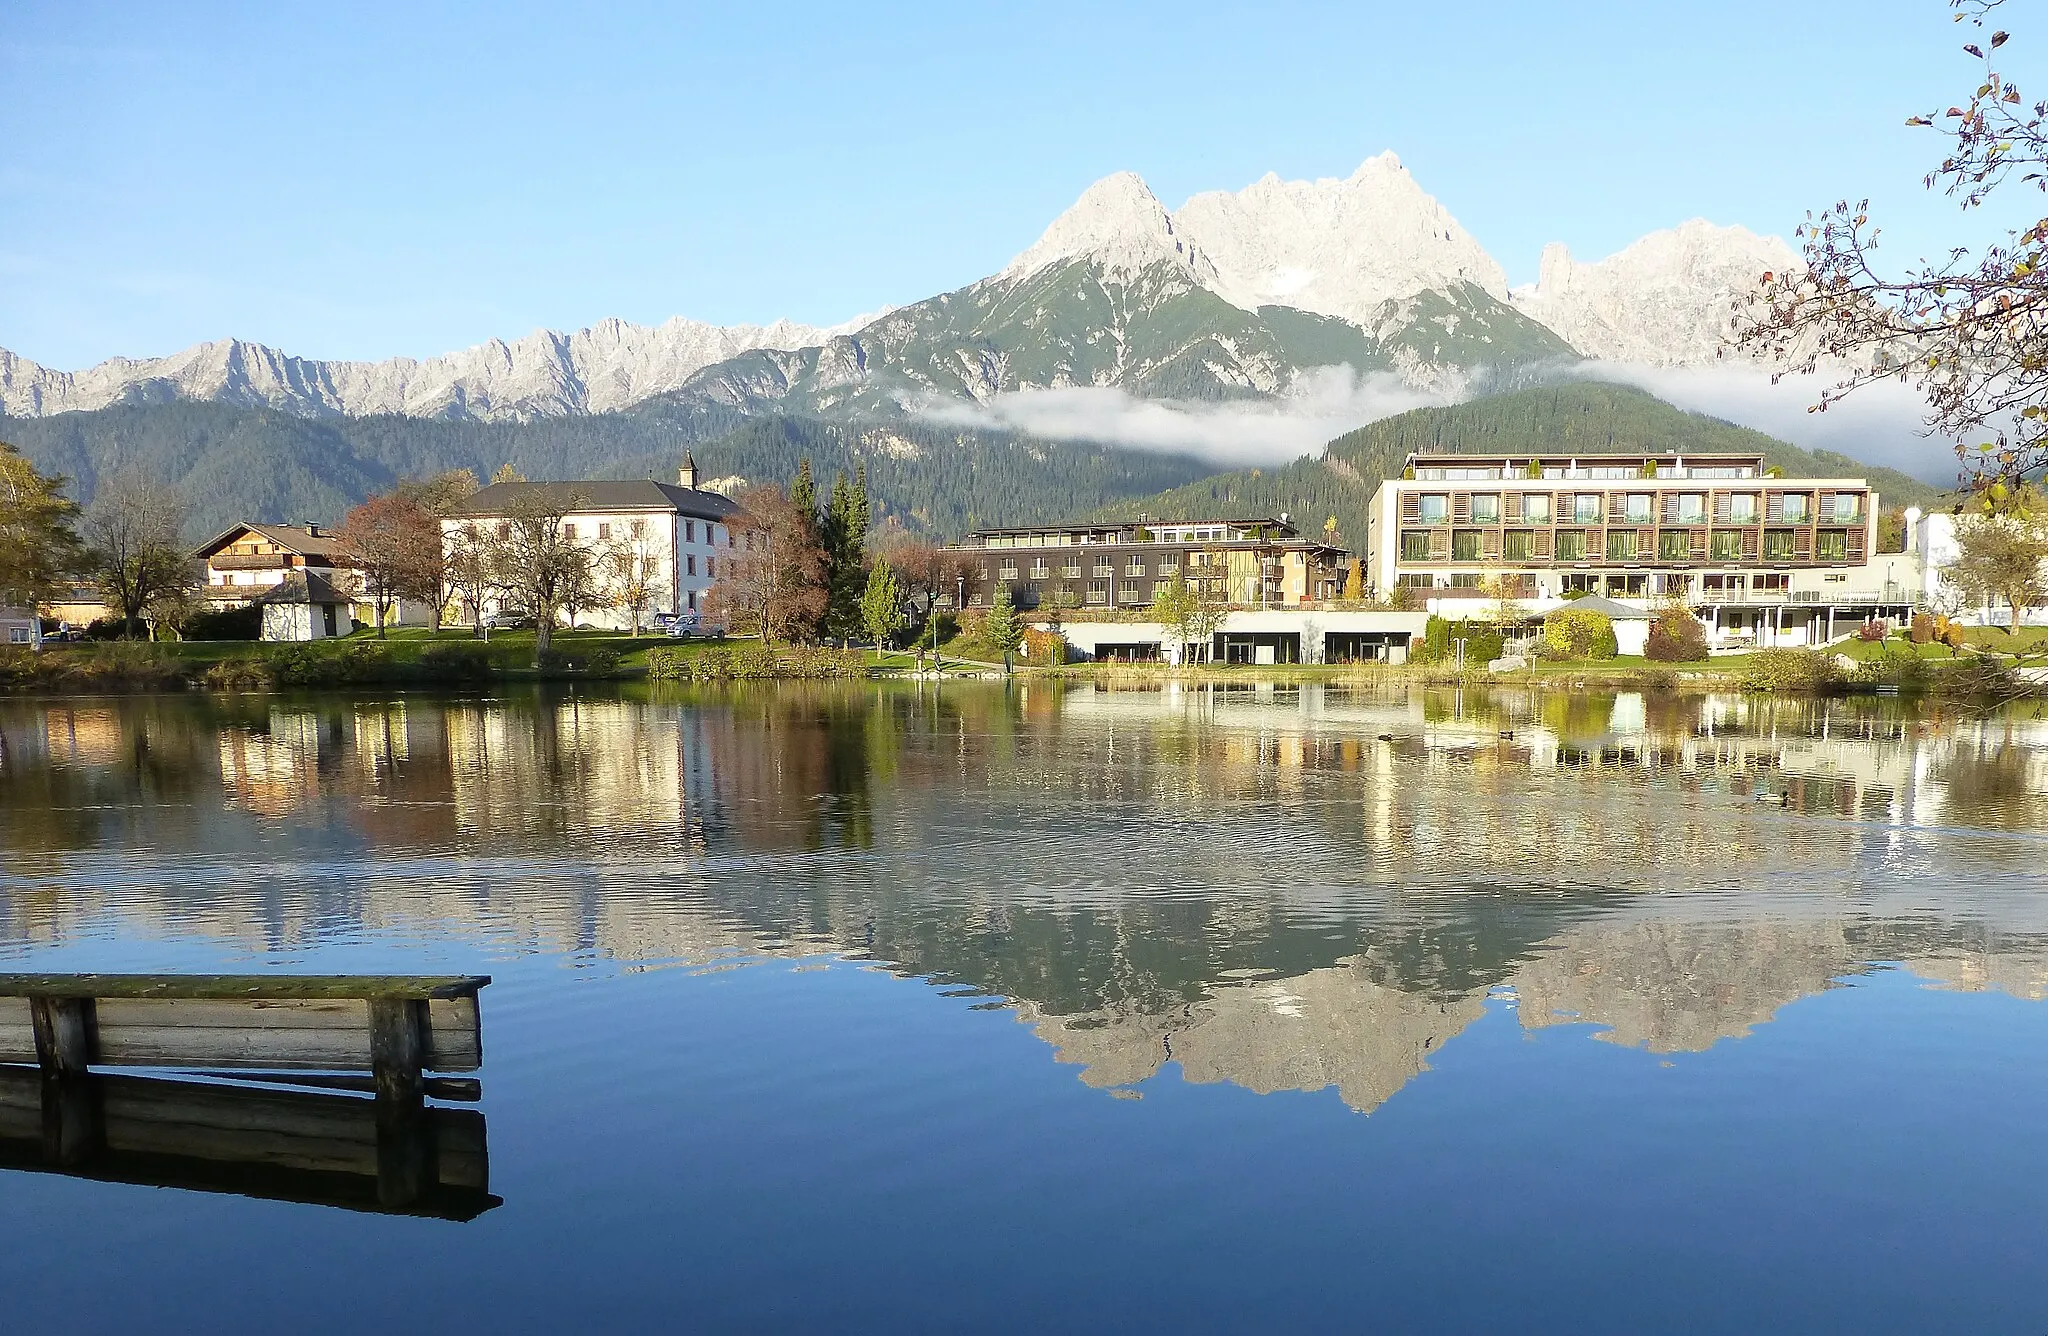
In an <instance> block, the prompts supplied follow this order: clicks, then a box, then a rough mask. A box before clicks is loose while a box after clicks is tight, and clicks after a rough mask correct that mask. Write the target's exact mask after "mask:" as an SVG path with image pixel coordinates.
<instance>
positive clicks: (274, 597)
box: [249, 570, 355, 604]
mask: <svg viewBox="0 0 2048 1336" xmlns="http://www.w3.org/2000/svg"><path fill="white" fill-rule="evenodd" d="M249 601H250V602H251V603H279V604H283V603H313V604H320V603H344V604H346V603H354V602H355V600H354V599H353V598H351V597H349V596H348V595H347V594H344V593H342V592H341V591H339V590H337V589H336V588H335V587H334V581H332V580H330V579H328V578H327V577H326V576H324V575H320V574H317V573H315V572H312V571H300V570H295V571H290V572H287V573H286V575H285V577H284V579H282V580H279V581H278V582H277V583H276V584H275V585H272V586H271V587H270V588H269V589H266V590H264V591H263V592H262V593H261V594H259V595H257V596H256V597H255V598H252V599H250V600H249Z"/></svg>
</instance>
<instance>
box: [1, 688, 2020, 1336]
mask: <svg viewBox="0 0 2048 1336" xmlns="http://www.w3.org/2000/svg"><path fill="white" fill-rule="evenodd" d="M0 737H4V745H5V750H4V754H0V823H4V824H0V857H4V860H5V863H4V868H0V962H8V963H0V969H21V970H43V969H48V970H70V969H135V970H157V969H199V970H206V969H245V968H272V967H274V968H278V969H281V970H320V971H351V972H354V971H366V972H367V971H400V970H403V971H419V972H431V971H443V970H451V969H460V970H481V971H483V972H488V973H492V974H494V975H495V976H496V977H497V978H498V981H499V982H498V983H497V984H495V985H494V986H493V987H492V988H491V989H490V990H487V992H486V995H485V1008H484V1013H485V1021H486V1025H485V1033H486V1052H487V1054H488V1055H489V1058H488V1061H487V1065H486V1069H485V1073H484V1075H485V1078H486V1088H487V1092H488V1097H487V1099H486V1101H485V1105H484V1108H485V1110H486V1111H487V1113H488V1115H489V1118H490V1122H491V1140H492V1161H493V1180H494V1181H493V1189H494V1191H496V1192H498V1193H499V1194H501V1195H502V1196H504V1197H505V1199H506V1205H505V1207H504V1208H502V1209H500V1210H498V1211H496V1212H493V1213H492V1214H490V1215H488V1216H486V1217H483V1218H482V1219H480V1220H478V1221H475V1222H473V1223H472V1224H469V1225H465V1226H460V1227H456V1226H447V1225H443V1226H440V1227H439V1229H438V1231H436V1232H433V1233H430V1234H428V1235H418V1234H416V1233H415V1232H414V1231H416V1230H417V1229H418V1228H419V1227H418V1226H416V1225H412V1224H408V1223H402V1222H392V1221H388V1220H378V1219H375V1218H372V1219H368V1220H361V1219H355V1218H352V1217H347V1216H342V1215H339V1214H338V1213H333V1212H323V1211H318V1210H314V1209H312V1208H305V1207H299V1208H293V1207H290V1206H280V1205H277V1204H274V1203H272V1204H259V1203H248V1202H228V1203H223V1202H222V1201H218V1200H213V1199H207V1198H200V1197H194V1196H191V1195H189V1194H175V1193H163V1192H158V1193H150V1192H148V1191H147V1190H145V1189H136V1188H132V1187H126V1188H124V1187H116V1186H109V1185H92V1184H81V1183H76V1182H71V1181H68V1180H64V1179H56V1178H48V1177H42V1176H31V1175H22V1174H12V1175H7V1176H6V1177H5V1179H4V1180H0V1230H4V1231H7V1232H8V1233H10V1234H12V1235H13V1236H15V1238H16V1241H17V1246H16V1247H15V1248H14V1249H13V1250H12V1251H13V1254H14V1258H15V1260H14V1262H13V1263H12V1264H10V1263H8V1262H0V1274H6V1269H7V1268H8V1267H9V1266H10V1265H22V1264H23V1261H24V1259H28V1258H36V1259H39V1261H40V1264H41V1265H44V1266H48V1267H51V1268H53V1269H54V1270H53V1271H52V1272H49V1273H33V1272H28V1271H24V1272H23V1273H22V1274H24V1275H31V1274H39V1276H40V1280H41V1281H42V1282H47V1281H49V1280H50V1279H51V1277H52V1276H62V1275H66V1274H69V1272H68V1270H67V1268H69V1267H70V1265H71V1263H69V1262H68V1261H67V1260H66V1259H67V1258H68V1257H69V1252H68V1249H69V1248H70V1247H72V1246H73V1245H75V1244H76V1243H77V1241H78V1240H79V1239H80V1238H82V1237H85V1236H87V1235H89V1234H90V1232H91V1231H92V1230H95V1229H99V1230H104V1231H109V1232H110V1234H111V1236H114V1237H118V1238H121V1239H124V1240H125V1242H126V1246H128V1247H129V1248H131V1249H132V1250H133V1251H132V1252H131V1253H130V1256H131V1258H133V1259H135V1260H132V1261H131V1263H130V1266H129V1268H128V1269H129V1272H130V1273H131V1274H136V1275H139V1276H141V1277H144V1278H146V1279H147V1280H149V1281H150V1282H151V1284H152V1285H154V1286H157V1287H160V1288H161V1291H162V1293H161V1297H160V1298H159V1297H153V1296H152V1293H151V1286H150V1285H144V1286H142V1287H141V1288H138V1289H136V1290H135V1291H133V1292H132V1293H130V1292H126V1291H123V1292H122V1293H121V1294H118V1295H116V1294H112V1293H97V1294H95V1295H93V1296H92V1297H91V1298H90V1299H89V1300H88V1301H87V1303H86V1307H85V1310H84V1311H85V1313H86V1314H87V1315H89V1316H92V1317H94V1318H95V1319H96V1320H104V1321H105V1322H106V1323H107V1324H108V1326H109V1327H110V1328H113V1327H120V1326H123V1325H129V1326H132V1325H134V1324H136V1323H138V1322H140V1323H142V1324H143V1325H147V1324H148V1318H149V1316H150V1315H151V1314H152V1313H156V1314H158V1315H159V1316H160V1315H162V1314H165V1313H168V1314H172V1315H181V1314H191V1313H194V1312H199V1311H211V1312H212V1313H213V1314H214V1316H215V1318H216V1319H217V1320H218V1321H221V1322H224V1323H225V1324H226V1325H228V1326H230V1327H233V1326H239V1325H264V1321H263V1319H264V1318H265V1316H266V1315H268V1316H269V1317H271V1318H273V1319H276V1318H278V1315H279V1311H280V1310H279V1309H278V1308H277V1307H276V1305H277V1303H278V1302H279V1301H280V1299H279V1296H278V1295H276V1294H270V1295H265V1294H264V1293H263V1292H262V1288H261V1285H258V1284H253V1283H236V1284H234V1285H229V1286H227V1287H226V1288H225V1289H210V1288H208V1287H206V1286H195V1285H194V1284H193V1283H191V1282H190V1281H189V1279H175V1277H180V1276H186V1275H188V1274H189V1270H190V1268H191V1267H192V1266H193V1265H195V1257H196V1256H198V1255H201V1254H195V1252H194V1249H195V1247H200V1248H202V1250H204V1249H213V1250H215V1251H214V1252H213V1253H211V1254H205V1255H217V1254H218V1250H219V1249H227V1250H229V1251H231V1252H232V1253H233V1254H234V1255H235V1256H236V1257H237V1258H238V1259H241V1261H242V1262H243V1263H244V1264H246V1265H247V1267H248V1268H250V1270H251V1273H252V1275H254V1276H255V1277H256V1278H257V1279H261V1278H262V1277H263V1276H266V1275H269V1276H272V1277H273V1278H274V1279H275V1281H276V1283H278V1284H279V1285H282V1286H288V1285H289V1284H290V1283H291V1279H292V1277H293V1276H294V1275H295V1274H297V1273H296V1272H295V1271H294V1270H293V1268H294V1267H295V1266H297V1267H301V1268H303V1267H304V1266H306V1265H308V1263H307V1262H306V1261H305V1259H304V1258H303V1257H299V1258H294V1257H293V1256H292V1255H291V1248H292V1247H294V1246H302V1247H330V1246H342V1247H343V1248H344V1250H345V1251H347V1252H348V1253H349V1254H350V1255H351V1256H354V1257H355V1258H356V1259H357V1260H358V1261H359V1262H360V1261H362V1260H363V1259H366V1258H367V1259H370V1260H371V1261H374V1262H375V1263H376V1264H377V1265H379V1266H390V1267H394V1268H398V1269H400V1270H407V1269H410V1268H415V1267H417V1266H418V1262H417V1260H416V1259H414V1260H400V1259H404V1258H405V1257H406V1255H407V1253H408V1250H411V1249H416V1248H424V1249H426V1250H427V1255H428V1256H429V1257H431V1258H432V1259H433V1264H432V1265H433V1267H434V1268H436V1269H439V1270H447V1271H452V1272H453V1273H455V1274H458V1275H461V1276H464V1277H466V1278H467V1280H468V1285H467V1286H466V1287H463V1286H457V1287H455V1288H454V1289H453V1290H452V1291H451V1290H446V1289H445V1288H436V1287H435V1286H434V1285H433V1284H432V1283H431V1282H429V1281H428V1280H426V1279H424V1278H421V1277H417V1276H413V1275H410V1274H408V1275H404V1276H400V1277H398V1278H397V1279H394V1280H391V1281H390V1282H389V1283H390V1284H392V1285H395V1286H396V1287H397V1289H398V1290H399V1291H400V1292H401V1293H402V1294H403V1295H405V1296H406V1298H407V1300H408V1302H409V1303H411V1304H413V1305H415V1307H414V1308H412V1309H411V1310H409V1311H414V1312H417V1313H419V1314H421V1315H422V1319H423V1320H424V1317H425V1316H426V1315H428V1314H436V1313H437V1314H439V1315H440V1316H441V1319H442V1320H445V1321H447V1322H450V1323H453V1324H454V1325H457V1326H472V1325H473V1326H491V1325H493V1324H496V1325H497V1326H498V1327H499V1328H500V1329H505V1328H514V1327H521V1326H524V1325H544V1324H545V1325H554V1326H560V1325H568V1324H575V1325H584V1324H587V1323H595V1322H599V1321H610V1320H615V1321H620V1322H626V1321H634V1322H643V1321H660V1322H662V1323H664V1324H665V1325H683V1324H698V1325H705V1326H711V1327H719V1326H731V1327H738V1328H746V1329H760V1328H761V1327H762V1326H764V1325H765V1326H775V1325H834V1326H841V1327H861V1326H876V1327H880V1326H889V1327H892V1328H900V1327H906V1326H907V1327H911V1328H916V1329H924V1328H937V1327H941V1326H945V1327H953V1326H958V1325H980V1326H984V1327H998V1328H1014V1329H1043V1328H1044V1327H1046V1326H1051V1325H1063V1326H1086V1327H1093V1326H1097V1325H1111V1324H1117V1325H1151V1324H1154V1323H1157V1324H1159V1325H1174V1326H1180V1327H1186V1328H1202V1329H1234V1330H1242V1329H1244V1328H1245V1327H1246V1326H1264V1325H1306V1324H1309V1323H1315V1324H1317V1325H1327V1324H1329V1323H1332V1322H1338V1321H1341V1322H1343V1323H1344V1324H1345V1325H1350V1326H1358V1325H1370V1319H1371V1318H1373V1317H1374V1316H1378V1317H1380V1318H1382V1319H1383V1320H1384V1321H1385V1322H1386V1323H1387V1324H1388V1325H1390V1326H1391V1327H1393V1328H1395V1329H1432V1328H1434V1329H1447V1330H1461V1329H1477V1328H1480V1327H1485V1326H1489V1325H1504V1324H1511V1325H1516V1326H1522V1327H1527V1328H1532V1329H1548V1328H1550V1327H1552V1326H1555V1327H1556V1328H1557V1329H1571V1330H1581V1331H1583V1330H1610V1329H1611V1330H1643V1329H1654V1328H1657V1327H1659V1326H1665V1325H1672V1324H1679V1323H1683V1324H1689V1325H1694V1326H1698V1327H1703V1328H1720V1329H1734V1328H1737V1327H1742V1328H1745V1329H1747V1328H1750V1327H1753V1326H1755V1325H1758V1324H1762V1325H1782V1326H1798V1327H1802V1328H1804V1329H1826V1328H1830V1327H1834V1326H1842V1327H1849V1326H1855V1327H1856V1328H1857V1329H1859V1330H1865V1331H1868V1330H1875V1329H1888V1328H1889V1329H1902V1330H1903V1329H1919V1330H1925V1329H1928V1327H1929V1326H1930V1325H1931V1326H1933V1327H1936V1328H1942V1327H1945V1326H1946V1325H1947V1324H1948V1323H1950V1322H1951V1321H1956V1320H1961V1319H1965V1318H1967V1319H1968V1320H1970V1321H1972V1322H1976V1323H1978V1324H1979V1329H1992V1328H2000V1329H2004V1328H2003V1327H2001V1324H2009V1323H2010V1322H2012V1321H2013V1320H2016V1319H2019V1318H2023V1317H2025V1318H2028V1319H2029V1320H2031V1319H2033V1318H2038V1317H2039V1316H2041V1315H2042V1314H2043V1313H2044V1312H2048V1307H2044V1305H2043V1303H2042V1301H2041V1299H2040V1298H2039V1297H2038V1295H2037V1294H2036V1293H2035V1289H2036V1287H2034V1286H2033V1285H2031V1284H2022V1283H2021V1281H2020V1279H2019V1276H2020V1274H2021V1273H2027V1274H2030V1275H2036V1276H2037V1275H2038V1258H2037V1256H2036V1255H2035V1254H2034V1251H2033V1250H2032V1248H2031V1245H2024V1246H2023V1245H2022V1244H2021V1243H2020V1242H2019V1240H2020V1239H2022V1238H2027V1237H2031V1236H2032V1230H2033V1226H2032V1225H2031V1224H2024V1225H2023V1224H2022V1221H2023V1220H2030V1219H2031V1213H2032V1212H2033V1211H2034V1209H2035V1208H2034V1206H2033V1204H2032V1203H2031V1201H2030V1200H2027V1199H2026V1197H2025V1195H2024V1193H2022V1192H2021V1191H2020V1189H2019V1186H2018V1185H2019V1184H2021V1183H2023V1182H2025V1181H2028V1179H2029V1178H2030V1177H2031V1176H2032V1175H2034V1174H2037V1173H2038V1172H2039V1171H2040V1170H2041V1169H2043V1168H2048V1147H2044V1144H2043V1137H2042V1135H2041V1134H2040V1133H2039V1132H2038V1130H2036V1127H2035V1124H2036V1122H2037V1110H2038V1108H2039V1107H2040V1100H2041V1097H2042V1096H2043V1095H2044V1094H2048V1079H2044V1078H2043V1077H2042V1076H2041V1075H2040V1074H2039V1073H2040V1072H2041V1071H2042V1064H2041V1061H2040V1059H2041V1058H2042V1057H2043V1056H2044V1052H2043V1048H2044V1039H2048V1018H2044V1017H2043V1015H2042V1012H2043V1010H2044V1009H2043V1008H2040V1007H2039V1006H2038V1003H2039V1001H2040V1000H2041V999H2042V998H2043V996H2044V992H2048V722H2044V719H2043V718H2042V716H2041V715H2040V713H2039V712H2036V711H2033V710H2022V711H2018V712H2008V713H2005V714H2000V715H1994V716H1990V717H1977V716H1974V715H1970V714H1967V713H1955V714H1944V713H1942V712H1941V711H1939V710H1937V709H1935V708H1934V707H1915V706H1913V705H1911V704H1903V705H1902V704H1900V703H1899V702H1896V701H1889V702H1819V703H1816V702H1804V701H1782V700H1771V699H1762V700H1758V699H1740V698H1704V699H1702V698H1658V697H1649V698H1645V697H1642V696H1638V695H1632V694H1623V695H1619V696H1614V695H1607V696H1598V695H1586V696H1576V697H1573V696H1561V695H1549V696H1524V695H1519V694H1499V695H1476V694H1475V695H1459V694H1456V693H1444V694H1436V693H1418V694H1415V695H1395V696H1380V695H1368V694H1357V695H1354V694H1348V693H1346V692H1343V691H1340V690H1337V689H1320V688H1301V689H1294V690H1290V689H1285V688H1279V689H1248V690H1242V691H1196V692H1177V691H1167V692H1103V691H1096V690H1094V689H1091V688H1083V689H1079V690H1073V689H1066V688H1057V689H1055V688H1047V687H1045V686H1039V685H1034V686H1031V687H1028V688H1021V689H1017V690H1013V691H1008V692H1005V691H1002V690H998V689H989V690H976V689H965V690H955V689H952V688H948V689H947V690H946V691H945V692H944V693H943V694H936V693H932V692H929V691H927V692H922V693H920V692H916V691H906V690H897V689H880V690H877V689H857V688H802V687H790V688H779V689H772V690H761V691H748V692H737V693H731V694H721V695H704V696H680V695H678V696H664V695H656V696H653V697H648V696H645V695H635V694H627V695H624V696H598V697H590V696H542V695H532V696H515V697H511V698H507V699H502V700H492V701H444V700H436V699H431V698H419V697H406V698H393V699H359V698H341V697H331V698H327V697H309V698H303V699H287V698H278V699H269V698H259V697H250V698H242V699H239V700H223V699H183V698H178V699H141V700H105V701H65V702H31V703H23V702H13V703H0ZM1760 798H1761V799H1764V800H1765V801H1759V799H1760ZM1588 1040H1597V1041H1599V1042H1596V1043H1589V1042H1587V1041H1588ZM1077 1078H1078V1079H1077ZM1360 1114H1369V1115H1371V1116H1370V1118H1367V1119H1362V1120H1361V1119H1359V1118H1358V1117H1357V1115H1360ZM1965 1151H1967V1152H1968V1153H1967V1154H1965ZM51 1212H56V1213H61V1218H62V1220H63V1222H64V1223H58V1222H57V1220H56V1219H55V1218H53V1217H52V1215H51V1214H49V1213H51ZM202 1241H203V1242H202ZM1871 1259H1879V1260H1880V1261H1881V1262H1882V1264H1881V1265H1873V1263H1872V1260H1871ZM311 1265H312V1270H311V1272H310V1273H308V1274H310V1275H312V1276H313V1277H315V1278H316V1279H320V1280H321V1281H322V1282H323V1283H329V1282H331V1283H333V1284H334V1285H335V1286H336V1287H337V1289H339V1287H340V1286H341V1285H342V1284H343V1283H344V1282H343V1281H342V1279H341V1273H340V1271H339V1270H335V1271H332V1272H330V1271H329V1270H328V1268H329V1267H330V1266H332V1265H334V1264H333V1263H332V1262H331V1261H330V1260H329V1259H327V1258H324V1257H323V1258H322V1259H321V1260H320V1261H319V1262H317V1263H313V1264H311ZM551 1269H554V1270H562V1271H563V1272H564V1274H563V1276H562V1281H563V1284H562V1286H560V1287H556V1288H551V1287H549V1286H547V1285H545V1284H543V1283H541V1281H540V1280H539V1279H538V1276H539V1275H540V1274H542V1273H545V1272H548V1271H549V1270H551ZM80 1274H81V1275H82V1274H83V1273H82V1272H81V1273H80ZM571 1276H573V1277H574V1278H575V1280H574V1283H573V1284H572V1283H570V1280H569V1277H571ZM61 1289H62V1287H46V1284H45V1283H35V1284H31V1285H30V1287H29V1290H28V1293H29V1296H30V1297H29V1299H28V1301H27V1302H28V1311H30V1312H47V1313H49V1314H53V1315H54V1314H57V1313H59V1312H64V1311H69V1310H66V1309H65V1308H64V1306H63V1301H62V1300H61V1297H60V1291H61ZM11 1292H12V1291H11ZM155 1304H161V1305H162V1306H161V1307H152V1305H155ZM194 1305H197V1307H194ZM294 1316H295V1317H296V1315H294ZM345 1316H346V1315H345V1314H343V1313H340V1312H337V1313H335V1314H333V1315H331V1316H320V1317H318V1318H315V1319H308V1320H307V1322H306V1323H305V1325H310V1326H321V1325H334V1326H336V1327H341V1326H346V1325H348V1323H347V1322H346V1321H345V1320H344V1318H345ZM181 1320H182V1319H181ZM1916 1324H1917V1325H1916ZM173 1325H178V1323H175V1322H174V1323H173ZM293 1325H300V1324H299V1323H298V1322H297V1321H296V1320H294V1321H293ZM2035 1326H2036V1327H2039V1326H2041V1323H2040V1322H2038V1321H2036V1322H2035ZM1958 1329H1959V1328H1958ZM2011 1329H2029V1328H2025V1327H2024V1326H2021V1327H2013V1328H2011Z"/></svg>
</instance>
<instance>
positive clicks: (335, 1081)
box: [192, 1069, 484, 1104]
mask: <svg viewBox="0 0 2048 1336" xmlns="http://www.w3.org/2000/svg"><path fill="white" fill-rule="evenodd" d="M192 1075H194V1076H218V1077H220V1078H221V1079H223V1080H227V1081H255V1082H261V1083H263V1084H266V1085H281V1086H298V1087H300V1088H301V1089H307V1090H349V1091H353V1092H355V1093H356V1094H359V1095H371V1094H375V1093H376V1091H377V1082H376V1079H375V1078H374V1077H369V1076H337V1075H334V1074H332V1073H319V1074H315V1073H311V1072H306V1073H294V1074H293V1075H290V1076H283V1075H277V1074H273V1073H268V1072H258V1071H250V1070H246V1069H243V1070H234V1071H221V1072H209V1071H206V1070H204V1069H195V1070H194V1071H193V1072H192ZM426 1087H427V1098H428V1099H445V1100H448V1101H450V1102H453V1103H457V1104H474V1103H476V1102H477V1101H478V1100H480V1099H482V1098H483V1097H484V1083H483V1082H482V1081H479V1080H477V1079H476V1078H475V1077H470V1076H429V1077H428V1078H427V1080H426Z"/></svg>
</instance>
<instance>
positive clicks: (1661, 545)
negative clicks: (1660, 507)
mask: <svg viewBox="0 0 2048 1336" xmlns="http://www.w3.org/2000/svg"><path fill="white" fill-rule="evenodd" d="M1690 555H1692V544H1691V543H1690V542H1689V541H1688V539H1687V537H1686V534H1685V532H1684V531H1683V530H1679V529H1667V530H1665V531H1664V532H1663V533H1660V534H1658V535H1657V559H1658V560H1659V561H1684V560H1685V559H1686V558H1687V557H1688V556H1690Z"/></svg>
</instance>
